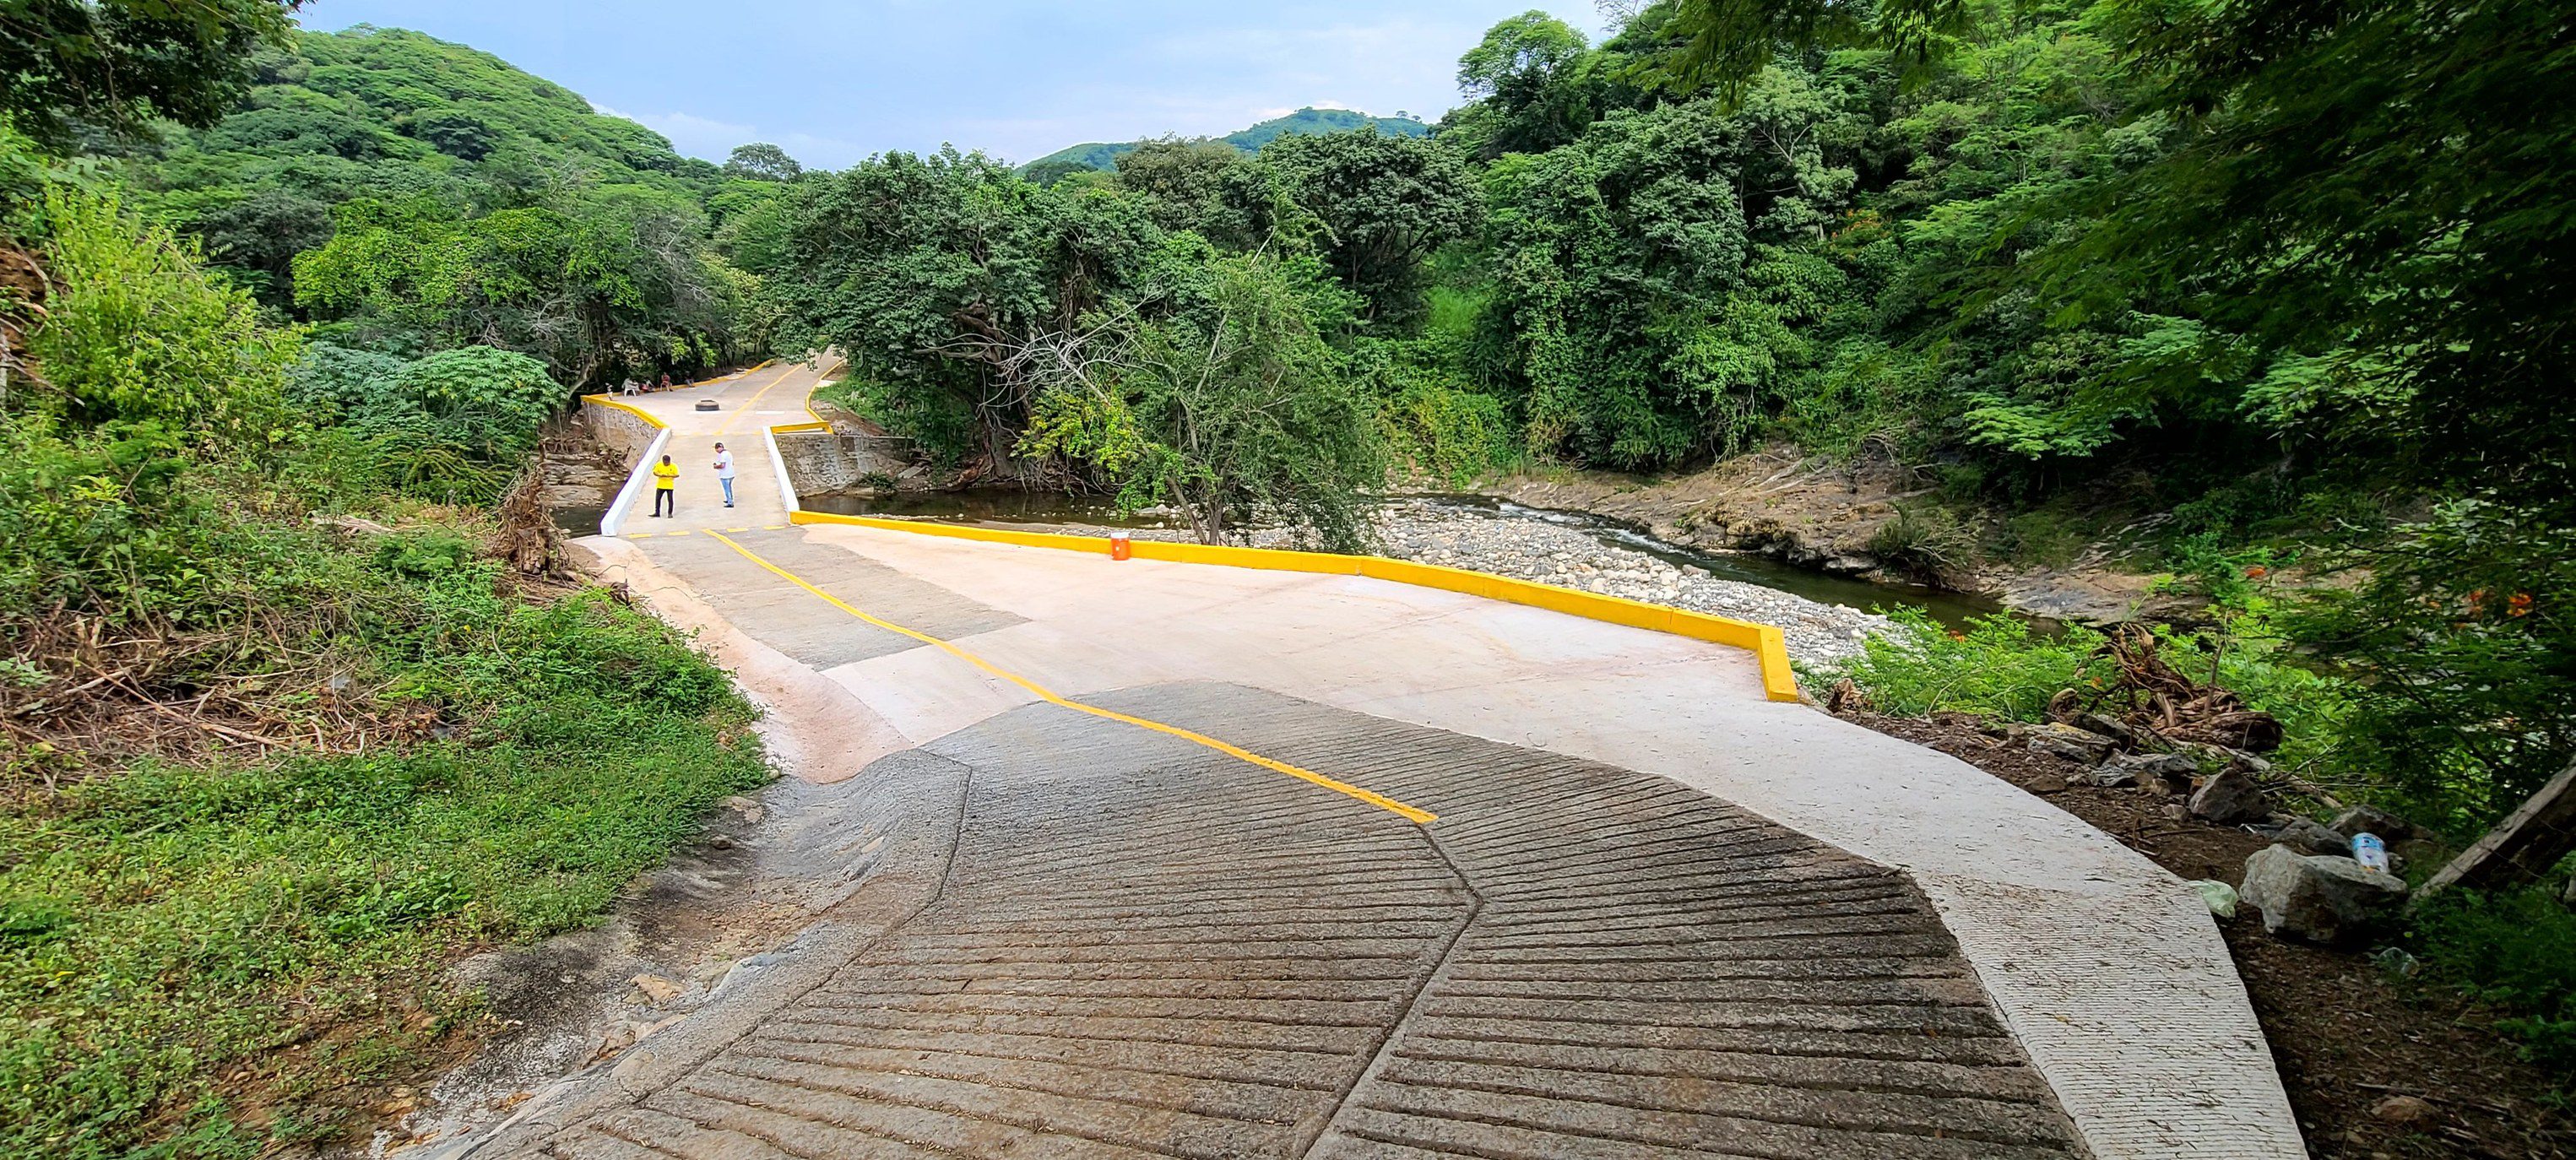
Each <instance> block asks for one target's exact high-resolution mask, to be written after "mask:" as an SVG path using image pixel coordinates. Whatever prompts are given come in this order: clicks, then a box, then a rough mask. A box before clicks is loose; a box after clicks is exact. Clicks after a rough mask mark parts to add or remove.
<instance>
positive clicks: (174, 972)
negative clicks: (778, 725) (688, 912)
mask: <svg viewBox="0 0 2576 1160" xmlns="http://www.w3.org/2000/svg"><path fill="white" fill-rule="evenodd" d="M243 534H245V535H260V536H265V537H269V538H271V539H276V538H278V537H280V536H281V535H282V534H284V533H282V532H281V531H280V530H278V529H274V528H261V529H243ZM278 546H279V547H281V548H283V547H285V546H286V545H285V544H279V545H278ZM297 547H299V548H300V549H301V550H300V551H297V552H295V553H294V554H293V557H292V558H293V559H294V560H295V561H296V563H295V568H296V571H297V573H298V574H297V575H295V576H293V577H291V578H290V577H277V576H269V577H263V579H265V580H269V581H276V580H289V581H290V582H291V583H292V585H293V588H294V590H295V591H296V592H297V593H299V594H304V595H306V596H308V597H310V598H317V599H327V600H329V601H330V602H332V603H334V604H336V605H337V606H338V607H336V608H334V609H332V610H331V611H332V614H333V615H334V616H335V617H343V618H346V619H347V620H348V621H349V622H350V624H351V627H352V628H353V629H355V630H356V631H357V632H358V633H360V634H361V640H360V641H358V642H354V643H355V647H354V648H351V649H350V650H349V652H350V659H351V660H353V661H354V662H356V663H357V664H358V665H359V666H361V667H359V668H357V669H356V671H355V672H353V673H351V674H349V675H351V676H353V677H354V678H355V679H356V680H358V681H360V682H363V683H364V687H367V688H369V689H372V690H377V691H378V692H377V693H376V695H378V696H382V697H385V698H388V699H391V700H396V701H400V702H402V703H404V704H407V705H412V706H416V707H418V708H420V709H423V710H435V711H437V712H438V713H440V714H441V715H443V716H447V717H449V718H451V719H454V720H457V721H459V722H462V723H464V724H465V728H464V730H463V733H464V735H463V736H461V737H459V738H458V739H456V740H453V741H444V742H435V743H425V744H420V745H416V746H412V747H408V748H405V749H401V750H387V751H382V752H378V753H374V754H370V755H367V756H363V757H361V756H349V755H340V756H333V757H292V758H287V759H284V760H281V761H277V762H274V763H269V764H265V765H258V766H252V767H248V768H238V769H236V768H214V769H205V768H195V767H168V766H145V767H143V768H139V769H136V770H134V771H131V772H128V773H125V774H123V775H120V776H118V777H114V778H111V779H106V780H101V781H96V782H91V783H88V784H85V785H82V786H79V787H77V788H75V789H73V790H71V791H70V792H68V793H65V794H63V795H61V796H58V797H55V798H52V799H50V800H46V801H44V802H43V803H42V804H39V805H31V806H28V807H26V808H21V809H10V810H0V867H5V869H0V1044H5V1046H0V1110H5V1114H0V1125H5V1126H0V1152H7V1153H8V1154H10V1155H29V1156H33V1155H46V1156H60V1157H66V1158H73V1157H96V1156H117V1155H124V1154H127V1149H128V1148H129V1147H131V1146H133V1145H135V1144H137V1143H140V1142H142V1141H145V1140H148V1139H153V1138H156V1137H157V1138H167V1137H170V1136H173V1135H181V1136H184V1137H187V1138H188V1139H189V1140H190V1143H189V1145H188V1146H187V1147H185V1148H183V1149H182V1153H181V1154H183V1155H244V1156H247V1155H251V1154H255V1153H256V1152H257V1151H258V1150H259V1146H260V1143H261V1134H262V1131H263V1129H262V1128H261V1127H259V1126H252V1125H240V1124H236V1123H235V1122H233V1120H232V1118H231V1117H232V1114H233V1111H234V1109H231V1108H228V1107H227V1106H226V1105H225V1104H224V1103H223V1102H222V1101H221V1100H219V1099H215V1098H212V1092H213V1088H214V1083H213V1081H214V1078H215V1076H216V1075H217V1074H219V1072H220V1071H221V1070H224V1069H228V1068H230V1067H232V1066H234V1061H236V1060H239V1059H243V1058H245V1057H252V1058H258V1059H259V1060H260V1062H259V1063H258V1064H257V1066H258V1067H259V1069H260V1070H261V1071H263V1072H273V1071H277V1070H282V1071H284V1072H285V1073H286V1074H283V1075H279V1076H277V1078H278V1079H279V1080H280V1081H281V1082H282V1083H283V1084H286V1085H288V1086H287V1090H288V1091H290V1092H296V1093H300V1094H301V1095H302V1096H304V1097H306V1098H307V1099H310V1100H311V1101H312V1103H311V1106H309V1107H298V1106H297V1104H299V1103H303V1102H305V1101H304V1100H290V1102H289V1103H288V1106H287V1107H285V1108H282V1109H278V1111H280V1112H281V1113H283V1116H284V1118H283V1119H282V1120H281V1121H279V1122H276V1123H272V1124H269V1125H267V1126H266V1127H265V1129H264V1130H265V1131H268V1132H276V1133H284V1134H290V1135H292V1134H329V1133H330V1132H331V1131H332V1129H333V1128H334V1126H335V1125H334V1123H333V1122H332V1120H331V1118H330V1113H331V1111H332V1109H331V1107H330V1104H329V1100H328V1099H327V1097H328V1096H329V1095H330V1094H331V1092H332V1091H333V1089H335V1088H337V1087H339V1086H341V1085H344V1084H347V1083H351V1082H361V1081H367V1080H372V1079H377V1078H380V1077H382V1076H386V1075H389V1074H390V1075H400V1074H402V1072H403V1070H404V1069H406V1068H407V1067H409V1066H412V1064H411V1063H410V1062H409V1061H408V1060H407V1059H406V1058H405V1053H406V1052H407V1051H410V1050H416V1049H417V1048H418V1047H419V1046H421V1045H423V1044H425V1043H426V1041H427V1040H428V1038H429V1037H430V1034H431V1033H432V1032H434V1031H435V1030H438V1029H441V1028H443V1027H445V1026H447V1025H449V1024H451V1023H453V1022H455V1021H457V1020H460V1019H461V1018H463V1017H464V1016H465V1015H466V1014H468V1013H469V1012H468V1009H467V1008H465V1007H461V1006H459V1000H458V998H457V997H455V996H452V995H449V994H447V993H446V992H444V990H443V989H442V988H440V987H439V986H438V985H437V983H436V971H437V969H438V967H439V966H440V963H441V960H442V959H443V958H444V957H445V956H446V955H449V954H451V953H453V951H454V950H456V949H458V948H462V947H468V946H474V945H478V944H485V943H489V942H493V941H507V940H517V939H528V938H534V937H538V936H542V935H546V934H550V933H553V932H555V931H559V930H563V929H565V928H567V927H571V926H576V925H578V924H580V923H581V922H583V921H585V920H586V919H587V918H588V917H589V916H591V915H593V914H596V913H597V912H599V911H600V910H601V909H603V908H604V907H606V906H607V904H608V903H609V902H610V901H612V899H613V898H614V897H615V895H616V894H617V892H618V891H619V890H620V889H621V888H622V887H623V886H624V885H625V883H626V882H627V880H628V879H630V878H631V877H632V876H633V875H634V874H635V873H636V872H637V871H638V870H640V869H642V868H644V867H646V866H648V865H650V864H652V863H653V862H655V861H657V860H658V859H659V858H660V857H661V856H662V855H663V853H664V852H665V851H667V850H668V849H669V848H670V847H671V846H673V845H674V844H676V843H678V842H680V841H683V840H686V839H687V838H688V837H689V836H690V835H691V834H692V833H693V832H694V831H695V830H696V825H697V823H696V817H697V815H698V813H699V811H701V810H702V809H704V808H705V806H706V805H707V804H708V803H709V802H712V801H714V800H715V799H716V798H719V797H722V796H723V795H725V794H728V793H734V792H739V791H740V790H743V789H745V788H748V787H750V786H753V785H756V784H758V783H759V782H760V781H761V780H763V779H764V778H765V776H766V773H765V771H764V769H763V766H762V762H761V758H760V753H759V748H758V746H757V744H756V743H754V742H752V741H751V740H750V739H749V735H748V733H747V732H746V731H744V730H743V729H742V728H741V726H742V725H744V724H745V723H746V722H747V721H748V719H749V716H750V714H749V712H748V710H747V709H746V708H745V707H744V706H743V705H742V703H741V702H740V701H739V700H737V699H736V698H735V697H734V695H733V693H732V691H731V690H730V689H729V688H728V687H727V685H726V683H725V680H724V677H723V674H722V673H721V672H719V671H717V670H716V669H715V668H714V667H713V666H711V665H708V664H707V663H706V662H705V661H704V660H702V659H701V658H699V657H697V656H696V655H694V654H692V653H691V652H690V651H689V649H688V648H687V646H686V645H685V644H684V643H682V642H681V641H680V640H679V639H677V638H676V637H675V636H674V635H673V634H672V633H670V632H669V631H668V630H667V629H664V628H663V627H662V626H660V625H659V624H658V623H656V622H654V621H652V620H651V619H650V618H648V617H645V616H643V615H642V614H640V613H636V612H632V611H628V610H625V609H622V608H618V607H616V606H615V605H613V604H610V603H609V602H608V601H607V600H606V599H605V597H604V596H599V595H591V596H584V597H579V598H574V599H568V600H565V601H562V602H560V603H557V604H555V605H552V606H551V607H543V608H540V607H532V606H527V605H523V604H518V603H516V602H514V601H508V600H504V599H502V598H499V597H496V596H495V595H494V587H493V574H492V566H491V565H487V564H478V563H459V562H458V556H459V555H460V553H459V552H458V551H457V549H458V548H460V547H462V545H461V544H460V543H458V542H456V541H454V540H453V539H452V538H451V539H450V540H448V541H447V543H446V544H445V545H444V546H442V545H441V544H440V543H439V542H438V541H437V540H436V539H434V538H433V539H431V540H430V541H429V542H426V543H399V542H396V543H387V544H385V545H384V546H383V549H382V550H380V551H378V552H376V553H373V554H361V553H351V552H348V551H345V550H341V549H339V548H337V547H336V546H335V545H332V544H329V543H325V542H310V541H308V542H306V543H303V544H301V545H297ZM265 608H266V610H267V611H270V612H272V613H275V612H278V611H281V610H282V609H286V608H291V605H287V604H286V603H285V602H284V601H281V600H279V599H276V598H271V599H270V600H268V601H267V602H266V603H265ZM344 647H345V646H344ZM406 1009H408V1010H411V1011H426V1012H427V1014H426V1015H424V1016H423V1017H422V1018H420V1019H419V1020H418V1021H410V1020H407V1019H405V1018H404V1012H405V1010H406ZM343 1022H345V1023H347V1024H349V1026H348V1027H347V1028H346V1029H345V1030H344V1031H343V1032H342V1033H340V1034H332V1035H329V1036H328V1037H327V1038H325V1039H324V1041H323V1043H322V1049H321V1050H319V1051H315V1052H310V1053H307V1054H305V1055H303V1056H301V1057H282V1056H277V1055H270V1054H268V1053H269V1052H271V1051H272V1050H273V1049H274V1048H276V1047H278V1046H279V1045H281V1044H282V1043H284V1042H286V1041H289V1040H293V1039H298V1038H301V1037H302V1035H303V1034H304V1032H305V1031H314V1032H328V1031H330V1030H332V1028H333V1025H334V1024H339V1023H343ZM299 1025H301V1029H300V1028H299ZM351 1033H354V1034H351Z"/></svg>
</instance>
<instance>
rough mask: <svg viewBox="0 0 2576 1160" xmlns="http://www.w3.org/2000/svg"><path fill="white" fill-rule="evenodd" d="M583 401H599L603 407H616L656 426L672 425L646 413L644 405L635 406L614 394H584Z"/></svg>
mask: <svg viewBox="0 0 2576 1160" xmlns="http://www.w3.org/2000/svg"><path fill="white" fill-rule="evenodd" d="M581 401H582V402H585V403H597V404H599V405H600V406H603V407H615V408H616V409H618V410H620V411H624V412H626V413H627V414H629V415H633V416H635V417H636V418H638V419H642V420H644V421H645V422H647V423H650V424H652V425H654V426H656V427H668V426H670V424H668V423H664V422H663V421H661V420H659V419H656V418H654V417H653V416H651V415H649V414H646V413H645V411H644V409H643V408H642V407H638V406H635V405H633V404H631V403H621V402H618V401H617V399H616V397H615V396H612V395H583V396H582V397H581Z"/></svg>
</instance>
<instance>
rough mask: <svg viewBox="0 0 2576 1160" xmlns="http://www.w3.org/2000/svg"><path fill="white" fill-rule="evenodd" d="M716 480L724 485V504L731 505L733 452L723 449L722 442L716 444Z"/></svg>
mask: <svg viewBox="0 0 2576 1160" xmlns="http://www.w3.org/2000/svg"><path fill="white" fill-rule="evenodd" d="M716 482H717V483H721V484H723V485H724V491H725V506H726V507H732V506H733V452H730V451H727V450H725V449H724V444H722V443H718V444H716Z"/></svg>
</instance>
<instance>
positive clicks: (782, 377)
mask: <svg viewBox="0 0 2576 1160" xmlns="http://www.w3.org/2000/svg"><path fill="white" fill-rule="evenodd" d="M796 368H797V364H795V363H789V364H787V369H785V370H782V371H780V372H778V377H777V378H774V379H771V380H769V381H768V382H766V383H763V384H761V387H760V389H759V390H757V391H753V392H752V393H751V399H750V400H749V401H748V402H745V403H744V404H743V405H742V406H741V408H740V409H738V410H736V411H735V412H734V413H733V414H731V415H727V416H725V421H724V423H723V425H721V426H719V427H717V428H716V433H715V434H713V435H710V436H708V438H710V439H722V438H724V437H725V432H727V431H731V430H733V425H734V424H736V423H739V422H742V417H743V416H745V415H748V414H750V413H751V409H752V408H754V407H757V406H759V405H760V397H761V396H762V395H766V394H768V393H769V388H771V387H774V386H777V385H778V384H780V383H783V382H786V381H787V376H789V375H792V374H795V373H796Z"/></svg>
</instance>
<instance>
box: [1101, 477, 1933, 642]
mask: <svg viewBox="0 0 2576 1160" xmlns="http://www.w3.org/2000/svg"><path fill="white" fill-rule="evenodd" d="M1140 514H1142V515H1145V516H1147V517H1152V516H1155V515H1158V514H1166V513H1160V512H1158V511H1157V510H1154V509H1149V510H1147V511H1146V512H1143V513H1140ZM1374 523H1375V525H1376V538H1377V551H1378V553H1379V554H1381V555H1385V556H1388V557H1391V558H1394V559H1398V560H1415V561H1419V562H1421V563H1425V564H1444V565H1447V566H1449V567H1452V568H1468V569H1472V570H1474V571H1478V572H1491V573H1493V574H1494V575H1497V576H1509V577H1512V578H1514V579H1518V580H1536V581H1538V582H1540V583H1542V584H1555V585H1559V586H1561V587H1566V588H1573V589H1576V590H1578V591H1583V592H1595V593H1599V594H1601V595H1604V596H1618V597H1623V598H1625V599H1629V600H1637V601H1643V602H1645V603H1648V604H1663V605H1669V606H1671V607H1674V608H1686V609H1689V610H1691V611H1693V612H1705V613H1709V614H1711V615H1715V616H1727V617H1734V618H1736V619H1738V620H1750V621H1755V622H1758V623H1762V624H1770V625H1777V626H1778V627H1779V629H1780V632H1781V635H1782V636H1783V637H1785V638H1786V642H1787V644H1788V647H1789V655H1790V657H1792V658H1794V659H1796V660H1798V661H1800V662H1802V663H1806V664H1823V663H1830V662H1833V661H1838V660H1842V659H1845V658H1848V657H1852V656H1857V655H1859V653H1860V651H1861V642H1862V641H1863V640H1866V639H1867V638H1868V637H1869V636H1871V635H1872V634H1875V633H1881V632H1887V631H1889V630H1891V629H1893V628H1894V627H1895V626H1894V624H1893V623H1892V622H1890V621H1889V620H1888V619H1887V618H1886V617H1884V616H1879V615H1877V614H1875V613H1870V612H1864V611H1861V610H1860V609H1857V608H1847V607H1844V606H1842V605H1838V604H1826V603H1823V602H1821V601H1816V600H1809V599H1807V598H1806V597H1803V596H1799V595H1795V594H1793V593H1788V592H1783V591H1780V590H1779V589H1777V588H1766V587H1764V586H1762V585H1760V584H1750V583H1746V582H1744V581H1741V580H1727V579H1722V578H1719V577H1716V576H1712V575H1710V574H1709V573H1708V570H1707V569H1705V568H1700V567H1697V566H1695V565H1689V564H1674V563H1672V562H1670V561H1667V560H1664V559H1661V558H1658V557H1656V556H1653V555H1650V554H1648V553H1645V552H1641V551H1636V550H1634V549H1629V548H1622V547H1619V546H1617V545H1614V544H1607V543H1603V542H1602V541H1601V540H1600V539H1599V538H1597V537H1595V536H1592V535H1589V534H1587V533H1585V532H1584V531H1582V530H1581V529H1579V528H1572V527H1565V526H1561V525H1558V524H1552V523H1548V522H1546V521H1544V520H1538V519H1531V518H1526V517H1522V516H1515V515H1512V514H1510V513H1507V512H1501V511H1494V510H1490V509H1478V508H1467V507H1461V506H1459V505H1457V504H1454V503H1443V502H1440V501H1438V500H1431V499H1396V500H1391V501H1389V502H1388V503H1386V504H1385V505H1384V506H1382V507H1381V508H1380V509H1379V510H1378V512H1377V514H1376V517H1375V520H1374ZM1054 527H1055V528H1057V529H1065V528H1067V527H1068V525H1054ZM1081 530H1083V531H1087V532H1091V533H1093V534H1100V533H1105V532H1107V531H1109V530H1110V529H1108V528H1105V527H1088V526H1083V527H1081ZM1126 530H1127V533H1128V534H1129V535H1131V536H1133V537H1135V538H1136V539H1140V540H1187V539H1189V533H1187V532H1184V531H1181V530H1179V529H1175V528H1129V529H1126ZM1248 538H1249V540H1250V542H1251V543H1252V544H1253V545H1255V546H1257V547H1265V548H1279V547H1289V546H1291V545H1290V544H1289V543H1288V542H1287V537H1286V536H1285V534H1283V533H1280V532H1277V531H1271V530H1256V531H1254V532H1252V533H1251V534H1250V536H1249V537H1248Z"/></svg>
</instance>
